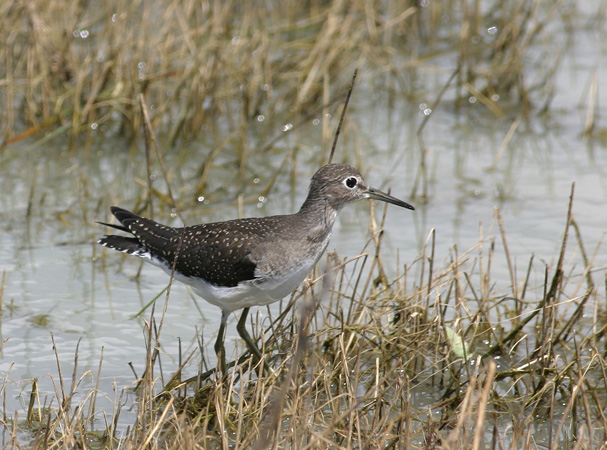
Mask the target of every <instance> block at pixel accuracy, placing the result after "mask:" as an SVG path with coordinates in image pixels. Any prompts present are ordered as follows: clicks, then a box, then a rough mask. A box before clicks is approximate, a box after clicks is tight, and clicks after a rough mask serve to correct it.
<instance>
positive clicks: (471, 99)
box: [468, 95, 476, 103]
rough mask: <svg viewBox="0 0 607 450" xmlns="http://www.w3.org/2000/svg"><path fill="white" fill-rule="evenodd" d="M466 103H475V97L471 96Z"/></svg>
mask: <svg viewBox="0 0 607 450" xmlns="http://www.w3.org/2000/svg"><path fill="white" fill-rule="evenodd" d="M468 102H470V103H476V97H475V96H474V95H473V96H471V97H470V98H469V99H468Z"/></svg>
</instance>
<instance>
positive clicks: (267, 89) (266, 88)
mask: <svg viewBox="0 0 607 450" xmlns="http://www.w3.org/2000/svg"><path fill="white" fill-rule="evenodd" d="M261 89H263V90H264V91H269V90H270V85H269V84H264V85H263V86H262V87H261Z"/></svg>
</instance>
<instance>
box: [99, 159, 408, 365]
mask: <svg viewBox="0 0 607 450" xmlns="http://www.w3.org/2000/svg"><path fill="white" fill-rule="evenodd" d="M367 198H369V199H374V200H381V201H384V202H388V203H392V204H394V205H397V206H401V207H403V208H407V209H414V208H413V206H411V205H409V204H408V203H405V202H404V201H402V200H399V199H397V198H394V197H392V196H390V195H388V194H386V193H384V192H381V191H379V190H377V189H374V188H372V187H369V186H367V185H366V184H365V182H364V180H363V178H362V175H361V174H360V173H359V172H358V171H357V170H356V169H355V168H354V167H352V166H349V165H347V164H328V165H326V166H323V167H321V168H320V169H319V170H318V171H317V172H316V173H315V174H314V176H313V177H312V181H311V182H310V190H309V192H308V197H307V198H306V200H305V202H304V203H303V205H302V206H301V209H300V210H299V212H297V213H295V214H290V215H284V216H270V217H259V218H257V217H255V218H248V219H236V220H229V221H226V222H215V223H207V224H201V225H194V226H191V227H183V228H173V227H168V226H166V225H161V224H159V223H157V222H154V221H153V220H150V219H146V218H144V217H140V216H138V215H137V214H134V213H132V212H129V211H127V210H125V209H122V208H118V207H116V206H114V207H112V208H111V211H112V214H113V215H114V216H115V217H116V219H117V220H118V222H120V224H121V225H109V224H105V225H108V226H110V227H113V228H116V229H118V230H121V231H125V232H127V233H129V234H130V236H128V237H125V236H119V235H108V236H104V237H102V238H101V239H99V241H98V242H99V243H100V244H101V245H104V246H106V247H108V248H112V249H114V250H118V251H121V252H124V253H128V254H129V255H134V256H138V257H139V258H142V259H143V260H145V261H148V262H150V263H152V264H154V265H155V266H158V267H160V268H161V269H163V270H164V271H165V272H166V273H168V274H173V276H174V278H175V279H176V280H179V281H181V282H183V283H185V284H187V285H189V286H191V287H192V289H193V290H194V292H196V293H197V294H198V295H200V296H201V297H202V298H203V299H205V300H206V301H207V302H209V303H211V304H213V305H215V306H218V307H219V308H221V313H222V314H221V325H220V327H219V333H218V335H217V340H216V341H215V352H216V353H217V357H218V361H219V362H220V363H221V364H222V369H223V371H224V373H225V367H226V365H225V349H224V345H223V341H224V334H225V326H226V320H227V318H228V315H229V314H230V313H231V312H233V311H236V310H238V309H241V308H244V310H243V312H242V315H241V317H240V320H239V321H238V325H237V327H236V328H237V330H238V333H239V334H240V336H241V337H242V338H243V339H244V341H245V342H246V343H247V346H248V347H249V349H250V350H251V352H252V353H253V354H254V355H255V356H256V357H257V358H258V359H259V360H261V359H262V355H261V352H260V351H259V349H258V347H257V345H255V343H254V342H253V340H252V339H251V337H250V336H249V333H248V332H247V330H246V328H245V322H246V318H247V314H248V312H249V308H250V307H251V306H258V305H267V304H269V303H273V302H276V301H278V300H280V299H282V298H283V297H285V296H286V295H288V294H289V293H291V292H292V291H293V290H295V288H297V286H299V284H300V283H301V282H302V281H303V280H304V278H305V277H306V276H307V275H308V274H309V273H310V272H311V271H312V269H313V268H314V265H315V264H316V262H317V261H318V260H319V259H320V257H321V256H322V254H323V253H324V251H325V250H326V248H327V245H328V244H329V239H330V238H331V229H332V228H333V224H334V223H335V218H336V216H337V213H338V212H339V210H340V209H341V208H342V207H343V206H344V205H345V204H347V203H352V202H356V201H358V200H362V199H367Z"/></svg>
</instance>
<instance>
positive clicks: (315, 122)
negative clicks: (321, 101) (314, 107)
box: [312, 119, 320, 125]
mask: <svg viewBox="0 0 607 450" xmlns="http://www.w3.org/2000/svg"><path fill="white" fill-rule="evenodd" d="M318 124H320V119H314V120H313V121H312V125H318Z"/></svg>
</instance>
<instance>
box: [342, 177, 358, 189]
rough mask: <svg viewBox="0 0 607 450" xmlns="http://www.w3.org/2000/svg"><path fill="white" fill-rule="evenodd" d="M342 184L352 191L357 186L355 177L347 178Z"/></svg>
mask: <svg viewBox="0 0 607 450" xmlns="http://www.w3.org/2000/svg"><path fill="white" fill-rule="evenodd" d="M344 184H345V185H346V187H347V188H349V189H354V188H355V187H356V186H357V185H358V179H357V178H356V177H348V178H346V179H345V180H344Z"/></svg>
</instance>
